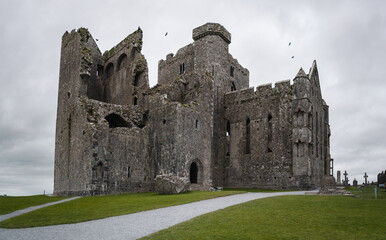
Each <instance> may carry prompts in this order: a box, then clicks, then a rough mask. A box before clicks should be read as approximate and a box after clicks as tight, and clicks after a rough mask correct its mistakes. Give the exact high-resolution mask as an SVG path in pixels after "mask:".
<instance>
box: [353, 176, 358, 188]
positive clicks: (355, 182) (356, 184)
mask: <svg viewBox="0 0 386 240" xmlns="http://www.w3.org/2000/svg"><path fill="white" fill-rule="evenodd" d="M352 185H353V186H354V187H358V181H357V180H356V179H355V178H354V181H352Z"/></svg>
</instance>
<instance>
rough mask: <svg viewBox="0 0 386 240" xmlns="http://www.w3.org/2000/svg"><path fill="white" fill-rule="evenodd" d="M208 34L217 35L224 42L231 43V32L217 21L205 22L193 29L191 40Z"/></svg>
mask: <svg viewBox="0 0 386 240" xmlns="http://www.w3.org/2000/svg"><path fill="white" fill-rule="evenodd" d="M208 35H218V36H220V37H221V38H222V39H223V40H224V41H225V42H226V43H228V44H229V43H231V34H230V33H229V32H228V31H227V30H226V29H225V28H224V27H223V26H222V25H220V24H218V23H206V24H204V25H202V26H200V27H197V28H195V29H193V40H194V41H196V40H198V39H200V38H203V37H205V36H208Z"/></svg>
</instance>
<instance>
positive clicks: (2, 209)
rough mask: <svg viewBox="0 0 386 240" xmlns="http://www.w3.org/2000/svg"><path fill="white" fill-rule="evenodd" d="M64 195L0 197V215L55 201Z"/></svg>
mask: <svg viewBox="0 0 386 240" xmlns="http://www.w3.org/2000/svg"><path fill="white" fill-rule="evenodd" d="M65 198H66V197H48V196H45V195H36V196H27V197H0V215H3V214H7V213H11V212H14V211H16V210H20V209H24V208H28V207H31V206H37V205H42V204H45V203H49V202H56V201H59V200H62V199H65Z"/></svg>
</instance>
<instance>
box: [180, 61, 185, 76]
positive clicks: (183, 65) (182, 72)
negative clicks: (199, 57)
mask: <svg viewBox="0 0 386 240" xmlns="http://www.w3.org/2000/svg"><path fill="white" fill-rule="evenodd" d="M184 73H185V63H181V64H180V74H184Z"/></svg>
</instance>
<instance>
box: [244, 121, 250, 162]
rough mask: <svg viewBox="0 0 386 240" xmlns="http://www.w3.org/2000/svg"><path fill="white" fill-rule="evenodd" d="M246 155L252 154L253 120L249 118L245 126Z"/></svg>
mask: <svg viewBox="0 0 386 240" xmlns="http://www.w3.org/2000/svg"><path fill="white" fill-rule="evenodd" d="M245 129H246V130H245V154H250V153H251V120H250V119H249V118H247V121H246V126H245Z"/></svg>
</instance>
